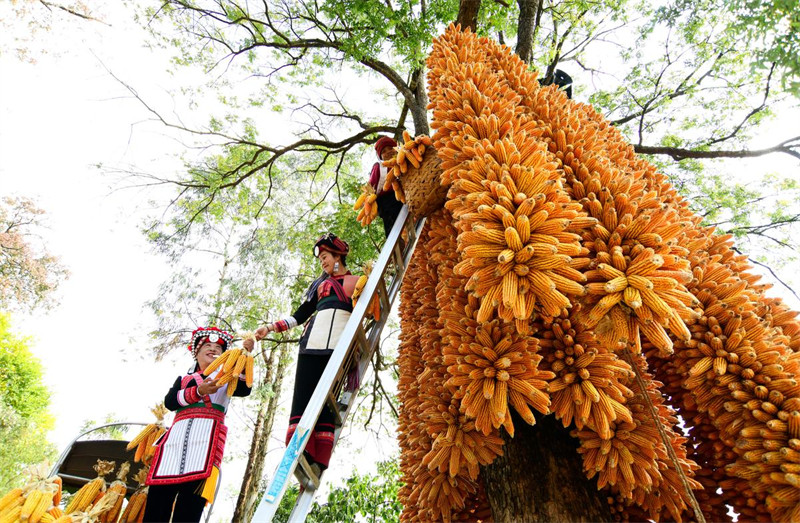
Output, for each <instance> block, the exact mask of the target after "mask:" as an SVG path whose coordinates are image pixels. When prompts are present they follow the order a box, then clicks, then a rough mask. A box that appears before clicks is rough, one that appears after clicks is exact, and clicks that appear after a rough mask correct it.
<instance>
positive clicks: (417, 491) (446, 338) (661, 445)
mask: <svg viewBox="0 0 800 523" xmlns="http://www.w3.org/2000/svg"><path fill="white" fill-rule="evenodd" d="M427 65H428V69H429V76H428V85H429V99H430V102H431V103H430V108H431V109H432V110H433V116H434V120H433V122H432V124H431V127H432V128H433V129H434V130H435V133H434V134H433V136H432V137H431V138H432V140H433V146H434V148H435V150H436V153H437V155H438V157H439V160H441V175H440V178H441V182H442V184H443V185H446V186H448V200H447V202H446V204H445V209H444V210H442V211H440V212H437V213H436V214H434V215H433V216H431V217H430V218H429V222H428V226H427V228H426V230H425V232H424V233H423V236H422V237H421V239H420V245H419V246H418V248H417V251H416V252H415V255H414V258H413V260H412V265H411V266H410V267H409V275H408V276H409V277H408V278H407V279H406V281H405V282H404V284H403V295H402V302H401V320H402V325H401V326H402V334H401V347H400V357H399V360H398V361H399V364H400V399H401V407H402V408H401V419H400V436H399V437H400V443H401V449H402V452H403V453H402V457H401V470H402V473H403V475H404V477H405V479H406V486H405V487H404V488H403V490H402V491H401V493H400V497H401V500H402V501H403V503H404V506H405V509H404V512H403V519H404V520H405V521H417V520H420V521H421V520H430V519H433V520H458V519H460V518H466V519H470V518H472V519H482V517H484V516H487V515H488V514H487V513H486V499H485V494H484V492H483V490H482V488H481V482H480V466H482V465H486V464H488V463H489V462H491V461H492V459H493V458H494V457H495V456H497V455H499V454H500V453H501V452H502V439H501V438H500V430H501V427H502V430H505V431H506V432H508V433H509V434H511V435H513V433H514V427H513V424H512V422H511V417H510V409H512V408H513V409H514V410H516V411H517V412H519V413H520V414H521V416H522V417H523V419H525V421H526V422H528V423H531V424H532V423H534V422H535V420H534V417H533V411H539V412H541V413H548V412H552V413H554V414H555V415H556V416H557V417H558V418H559V419H561V421H562V423H563V424H564V425H565V426H572V427H574V430H573V435H574V436H575V437H576V438H577V439H578V440H579V442H580V449H579V452H580V454H581V456H582V459H583V462H584V469H585V472H586V474H587V476H588V477H589V478H596V480H597V483H598V487H599V488H602V489H605V490H606V491H607V492H608V495H607V498H608V500H609V503H610V504H611V509H612V511H613V512H614V513H615V514H616V515H617V517H618V518H619V519H622V520H641V519H645V518H652V519H654V520H660V519H669V520H676V521H682V520H688V519H692V518H693V517H694V514H693V512H692V501H693V500H692V496H691V495H690V492H692V493H693V494H694V497H695V498H696V499H697V502H698V504H699V508H700V510H702V512H703V513H704V515H705V517H706V518H707V519H708V520H711V521H729V520H730V516H729V515H728V514H727V508H726V505H731V506H733V508H734V510H736V512H738V513H739V514H740V517H742V518H744V519H746V520H763V521H769V520H777V521H798V520H800V481H799V480H800V386H799V385H798V382H797V380H798V376H800V367H799V365H800V356H799V355H800V323H798V321H797V318H796V316H797V313H796V312H794V311H791V310H789V309H788V308H787V307H786V306H785V305H783V304H782V303H781V302H780V300H775V299H771V298H768V297H766V296H765V294H764V293H765V291H766V290H767V286H765V285H759V284H758V283H757V282H758V279H759V278H758V276H755V275H753V274H751V273H750V270H751V267H750V265H749V264H748V263H747V261H746V257H745V256H742V255H739V254H737V253H736V252H735V251H734V250H733V246H732V243H731V241H730V238H729V237H726V236H720V235H715V234H714V231H713V229H709V228H703V227H700V226H699V223H700V221H701V220H700V218H699V217H697V216H695V215H694V214H692V213H691V212H690V211H689V209H688V204H687V202H686V201H685V200H684V199H682V198H681V197H680V196H679V195H678V194H677V193H676V191H675V190H674V188H672V187H671V186H670V185H669V183H668V182H667V180H666V178H665V177H664V176H663V175H661V174H659V173H657V172H656V171H655V169H654V168H653V166H651V165H650V164H648V163H647V162H646V161H644V160H642V159H640V158H638V157H637V156H636V155H635V154H634V152H633V148H632V147H631V146H630V145H629V144H627V143H626V142H625V140H624V138H623V136H622V135H621V134H620V133H619V131H617V130H616V129H615V128H613V127H612V126H611V125H610V124H609V123H608V122H607V121H606V120H605V119H604V118H603V117H602V116H601V115H599V114H597V113H596V112H595V111H594V110H593V109H592V108H591V107H590V106H588V105H584V104H579V103H576V102H573V101H571V100H569V99H567V97H566V95H565V94H564V93H563V92H560V91H558V90H557V89H555V88H554V87H548V88H542V87H540V86H539V84H538V82H537V81H536V75H535V73H532V72H530V71H528V69H527V67H526V65H525V64H524V63H523V62H522V61H521V60H519V58H518V57H516V56H514V55H513V54H512V53H511V51H510V50H509V49H508V48H506V47H504V46H500V45H497V44H496V43H493V42H491V41H489V40H488V39H486V38H478V37H476V36H475V35H473V34H472V33H470V32H468V31H467V32H462V31H460V30H459V29H458V28H456V27H452V26H451V27H450V28H449V29H448V30H447V31H446V32H445V34H444V35H443V36H441V37H440V38H438V39H437V40H436V41H435V42H434V46H433V50H432V52H431V55H430V57H429V59H428V62H427ZM408 141H409V140H407V142H408ZM415 159H417V158H416V156H415ZM667 401H669V402H670V403H669V405H668V404H667V403H666V402H667ZM678 416H680V418H681V419H680V420H679V418H678ZM679 421H680V422H681V423H679ZM679 425H682V426H683V427H684V429H685V430H687V431H688V436H683V435H682V432H681V430H680V429H679V428H678V426H679ZM531 444H536V443H535V442H532V443H531ZM718 488H721V489H722V494H718V493H717V489H718Z"/></svg>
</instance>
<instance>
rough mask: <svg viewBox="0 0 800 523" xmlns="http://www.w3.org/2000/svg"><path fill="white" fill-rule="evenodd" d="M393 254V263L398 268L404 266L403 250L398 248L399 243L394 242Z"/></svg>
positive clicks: (400, 268)
mask: <svg viewBox="0 0 800 523" xmlns="http://www.w3.org/2000/svg"><path fill="white" fill-rule="evenodd" d="M393 255H394V264H395V267H397V269H398V270H402V269H403V268H404V267H405V265H406V264H405V260H404V259H403V251H402V250H401V249H400V244H399V243H398V244H396V245H395V246H394V250H393Z"/></svg>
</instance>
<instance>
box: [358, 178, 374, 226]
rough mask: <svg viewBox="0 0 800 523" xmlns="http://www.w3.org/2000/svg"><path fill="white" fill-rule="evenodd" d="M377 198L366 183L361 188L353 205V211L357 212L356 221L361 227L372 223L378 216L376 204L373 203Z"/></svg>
mask: <svg viewBox="0 0 800 523" xmlns="http://www.w3.org/2000/svg"><path fill="white" fill-rule="evenodd" d="M377 198H378V195H377V194H375V189H373V188H372V186H371V185H370V184H368V183H367V184H364V186H363V187H362V188H361V194H360V195H359V196H358V198H357V199H356V203H355V204H353V210H354V211H358V216H356V220H358V223H360V224H361V226H362V227H366V226H367V225H369V224H370V223H372V220H374V219H375V217H376V216H378V204H377V203H375V200H376V199H377Z"/></svg>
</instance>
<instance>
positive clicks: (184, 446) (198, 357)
mask: <svg viewBox="0 0 800 523" xmlns="http://www.w3.org/2000/svg"><path fill="white" fill-rule="evenodd" d="M232 341H233V336H231V335H230V334H228V333H227V332H225V331H223V330H220V329H218V328H216V327H200V328H198V329H195V331H194V332H192V341H191V343H190V344H189V347H188V348H189V350H190V351H191V352H192V355H193V356H194V359H195V365H194V368H193V370H192V371H191V372H190V373H189V374H186V375H183V376H179V377H178V379H176V380H175V383H174V384H173V385H172V388H171V389H170V390H169V392H167V395H166V396H165V397H164V405H165V406H166V407H167V408H168V409H169V410H172V411H175V421H174V422H173V423H172V427H171V428H170V429H169V431H167V433H166V434H164V436H163V437H162V438H160V439H159V441H158V442H157V443H156V452H155V456H154V457H153V462H152V464H151V467H150V472H149V474H148V476H147V485H148V494H147V504H146V506H145V513H144V519H143V521H151V522H156V521H170V520H171V521H175V522H178V521H191V522H195V521H200V516H201V515H202V513H203V509H204V508H205V506H206V503H211V502H213V501H214V491H215V489H216V485H217V478H218V475H219V465H220V462H221V461H222V453H223V450H224V448H225V439H226V436H227V433H228V429H227V427H226V426H225V424H224V421H225V411H227V409H228V403H229V401H230V398H229V396H228V394H227V392H226V387H225V386H224V385H222V384H220V383H218V381H219V380H218V378H217V376H218V375H219V371H216V372H213V373H212V374H211V375H210V376H209V377H207V378H204V377H203V371H205V369H206V368H207V367H208V366H209V365H211V363H212V362H213V361H214V360H215V359H216V358H218V357H219V356H220V355H221V354H222V353H223V352H224V351H226V350H227V349H228V347H229V345H230V343H231V342H232ZM245 345H246V346H245V348H246V349H247V350H252V348H253V346H252V343H250V344H245ZM219 370H220V371H221V370H222V369H219ZM249 394H250V387H248V386H247V384H246V383H245V376H244V374H242V375H241V376H239V378H238V382H237V384H236V389H235V390H234V392H233V395H234V396H248V395H249ZM170 518H171V519H170Z"/></svg>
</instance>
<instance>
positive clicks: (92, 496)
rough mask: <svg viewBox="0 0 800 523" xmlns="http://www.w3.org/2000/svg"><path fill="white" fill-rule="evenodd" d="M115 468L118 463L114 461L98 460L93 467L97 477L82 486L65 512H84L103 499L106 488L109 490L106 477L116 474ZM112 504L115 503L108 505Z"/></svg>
mask: <svg viewBox="0 0 800 523" xmlns="http://www.w3.org/2000/svg"><path fill="white" fill-rule="evenodd" d="M115 466H116V463H115V462H113V461H105V460H102V459H98V460H97V464H95V466H94V467H93V468H94V470H95V472H97V477H96V478H94V479H93V480H91V481H89V482H88V483H86V484H85V485H84V486H82V487H81V488H80V489H79V490H78V491H77V492H76V493H75V495H73V496H72V499H70V500H69V503H68V504H67V508H65V509H64V512H66V513H67V514H71V513H73V512H84V511H85V510H86V509H87V508H88V507H89V505H91V504H93V503H95V502H96V501H98V500H99V499H100V498H102V496H103V493H104V492H105V491H106V488H108V486H107V485H106V480H105V477H106V476H108V475H109V474H111V473H113V472H114V467H115ZM112 504H113V503H109V504H108V505H112Z"/></svg>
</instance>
